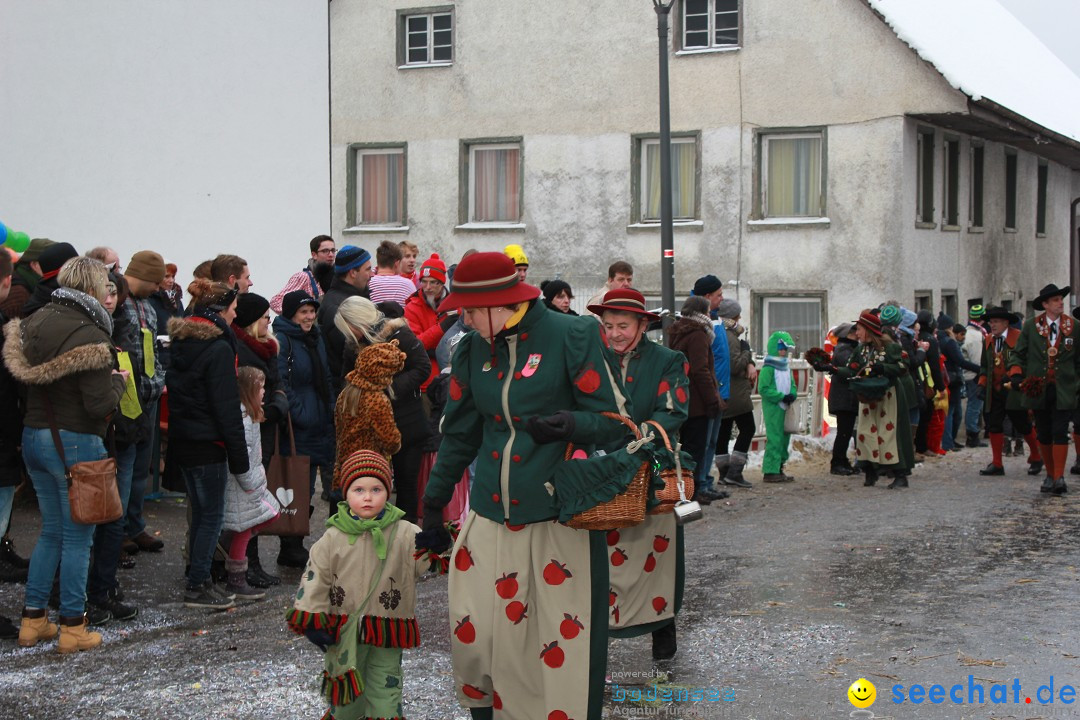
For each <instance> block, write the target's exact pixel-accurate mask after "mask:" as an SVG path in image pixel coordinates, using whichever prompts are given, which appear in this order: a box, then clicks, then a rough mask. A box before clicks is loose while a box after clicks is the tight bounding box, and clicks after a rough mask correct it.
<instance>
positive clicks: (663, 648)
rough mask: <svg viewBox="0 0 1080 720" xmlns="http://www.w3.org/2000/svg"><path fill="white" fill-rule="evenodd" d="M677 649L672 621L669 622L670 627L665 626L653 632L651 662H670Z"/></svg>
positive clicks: (673, 622)
mask: <svg viewBox="0 0 1080 720" xmlns="http://www.w3.org/2000/svg"><path fill="white" fill-rule="evenodd" d="M678 649H679V647H678V644H677V643H676V642H675V621H674V620H672V621H671V624H670V625H665V626H664V627H662V628H660V629H659V630H653V634H652V656H653V660H670V659H671V658H673V657H675V653H676V652H677V651H678Z"/></svg>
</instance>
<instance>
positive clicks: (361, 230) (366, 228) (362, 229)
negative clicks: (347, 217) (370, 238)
mask: <svg viewBox="0 0 1080 720" xmlns="http://www.w3.org/2000/svg"><path fill="white" fill-rule="evenodd" d="M341 232H342V233H344V234H345V235H363V234H365V233H407V232H409V226H408V225H355V226H353V227H347V228H345V229H344V230H342V231H341Z"/></svg>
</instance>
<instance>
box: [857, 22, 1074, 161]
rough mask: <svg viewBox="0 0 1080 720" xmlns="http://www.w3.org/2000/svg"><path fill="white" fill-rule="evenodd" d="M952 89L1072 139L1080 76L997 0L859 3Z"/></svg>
mask: <svg viewBox="0 0 1080 720" xmlns="http://www.w3.org/2000/svg"><path fill="white" fill-rule="evenodd" d="M867 2H868V3H869V5H870V7H872V8H873V9H874V10H876V11H877V12H879V13H880V14H881V15H882V16H883V17H884V18H885V21H886V22H887V23H888V24H889V26H890V27H891V28H892V29H893V31H894V32H895V33H896V34H897V36H898V37H899V38H900V39H901V40H903V41H904V42H905V43H907V44H908V45H910V46H911V48H912V49H913V50H914V51H915V52H917V53H918V54H919V57H921V58H922V59H923V60H926V61H927V62H929V63H930V64H932V65H933V66H934V67H935V68H936V69H937V71H938V72H940V73H941V74H942V76H944V78H945V80H947V81H948V82H949V84H950V85H952V86H953V87H954V88H956V89H957V90H959V91H961V92H963V93H964V94H966V95H969V96H970V97H971V98H972V99H973V100H980V99H982V98H986V99H987V100H992V101H993V102H995V103H997V104H998V105H1002V106H1004V107H1006V108H1008V109H1009V110H1012V111H1013V112H1015V113H1017V114H1018V115H1023V116H1024V117H1026V118H1028V119H1029V120H1031V121H1033V122H1035V123H1038V124H1039V125H1042V126H1043V127H1045V128H1047V129H1049V130H1053V131H1054V132H1057V133H1059V134H1061V135H1065V136H1067V137H1069V138H1072V139H1073V140H1076V141H1080V77H1077V76H1076V74H1075V73H1073V72H1072V70H1070V69H1069V67H1068V66H1067V65H1066V64H1065V63H1064V62H1062V61H1061V60H1060V59H1058V57H1057V56H1056V55H1054V54H1053V53H1052V52H1051V51H1050V50H1049V49H1048V48H1047V47H1046V46H1045V45H1043V44H1042V42H1041V41H1040V40H1039V39H1038V38H1037V37H1035V35H1034V34H1033V33H1032V32H1031V31H1030V30H1028V29H1027V28H1026V27H1025V26H1024V25H1023V24H1022V23H1021V22H1020V21H1019V20H1017V19H1016V18H1015V17H1014V16H1013V15H1012V14H1010V13H1009V11H1008V10H1006V9H1005V8H1004V7H1002V6H1001V5H1000V4H999V3H998V2H997V0H867Z"/></svg>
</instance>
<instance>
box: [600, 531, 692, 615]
mask: <svg viewBox="0 0 1080 720" xmlns="http://www.w3.org/2000/svg"><path fill="white" fill-rule="evenodd" d="M677 529H678V525H676V523H675V515H674V513H663V514H661V515H646V516H645V520H644V521H643V522H641V523H640V524H639V525H635V526H634V527H629V528H621V529H619V530H610V531H608V533H607V536H606V540H607V546H608V547H607V553H608V565H609V568H608V572H609V573H610V574H611V578H610V580H609V581H608V582H609V583H610V584H611V590H610V596H609V602H610V604H609V606H608V614H609V616H608V628H610V629H611V630H613V631H615V630H621V631H627V630H628V629H629V628H633V627H638V628H641V632H640V633H633V632H620V633H618V634H619V635H620V636H626V635H634V634H642V633H644V632H647V631H651V630H654V629H656V628H657V627H658V625H660V624H663V623H665V622H667V621H669V620H671V619H672V618H674V617H675V612H676V607H675V604H676V603H675V599H676V595H679V596H681V595H682V593H681V592H677V591H676V582H677V581H678V580H679V579H680V578H678V577H677V575H678V573H677V572H676V570H677V567H678V564H679V563H678V555H679V553H680V552H681V551H682V547H681V546H680V545H678V544H677V542H676V534H677V533H676V531H677Z"/></svg>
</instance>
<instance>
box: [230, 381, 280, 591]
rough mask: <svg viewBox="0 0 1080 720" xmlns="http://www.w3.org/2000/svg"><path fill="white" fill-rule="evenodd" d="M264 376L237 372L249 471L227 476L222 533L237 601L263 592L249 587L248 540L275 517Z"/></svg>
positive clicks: (276, 505)
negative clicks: (265, 440) (265, 443)
mask: <svg viewBox="0 0 1080 720" xmlns="http://www.w3.org/2000/svg"><path fill="white" fill-rule="evenodd" d="M265 385H266V376H265V375H263V372H262V370H259V369H258V368H254V367H247V366H245V367H242V368H240V369H239V371H238V372H237V386H238V389H239V390H240V406H241V409H242V410H243V415H244V436H245V437H246V438H247V452H248V467H249V469H248V471H247V472H246V473H244V474H242V475H233V474H231V473H230V474H229V480H228V482H227V483H226V484H225V519H224V521H223V522H222V529H223V530H230V531H232V532H233V536H232V539H231V540H230V541H229V558H228V560H226V561H225V570H226V571H227V572H228V574H229V581H228V584H227V585H226V586H225V587H226V589H227V592H229V593H230V594H233V595H235V596H236V599H237V600H261V599H262V598H264V597H266V593H264V592H263V591H262V590H258V589H256V588H253V587H251V586H250V585H248V582H247V569H248V557H247V547H248V541H249V540H251V537H252V535H255V534H257V533H258V532H259V530H261V529H263V528H264V527H266V526H267V525H269V524H270V523H271V522H273V521H274V520H275V519H276V518H277V516H278V508H279V507H280V505H278V501H277V500H276V499H275V498H274V496H273V495H271V494H270V491H269V490H267V489H266V469H265V468H263V464H262V430H261V429H260V427H259V426H260V424H261V423H262V421H263V395H264V393H265V391H266V388H265Z"/></svg>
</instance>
